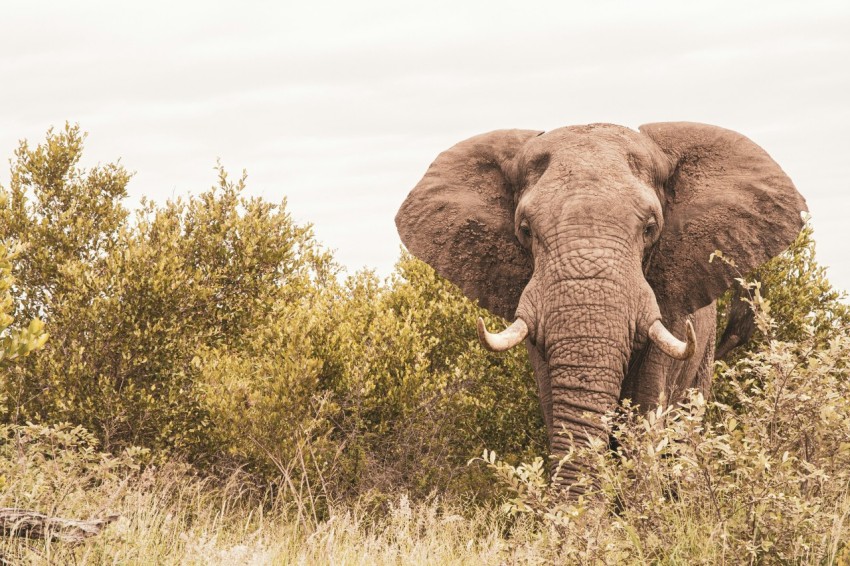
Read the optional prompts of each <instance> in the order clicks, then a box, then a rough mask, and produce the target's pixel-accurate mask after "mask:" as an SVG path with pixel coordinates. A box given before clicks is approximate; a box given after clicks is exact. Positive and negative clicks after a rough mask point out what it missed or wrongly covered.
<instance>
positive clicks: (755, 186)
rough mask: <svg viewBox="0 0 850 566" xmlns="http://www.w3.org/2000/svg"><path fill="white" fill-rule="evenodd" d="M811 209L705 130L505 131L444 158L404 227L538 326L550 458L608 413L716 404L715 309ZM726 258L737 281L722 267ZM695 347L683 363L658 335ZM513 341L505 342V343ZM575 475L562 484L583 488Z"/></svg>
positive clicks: (491, 305)
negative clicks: (692, 338) (631, 406)
mask: <svg viewBox="0 0 850 566" xmlns="http://www.w3.org/2000/svg"><path fill="white" fill-rule="evenodd" d="M804 210H806V205H805V201H804V200H803V198H802V197H801V196H800V195H799V193H798V192H797V191H796V189H795V188H794V185H793V184H792V183H791V181H790V179H788V177H787V176H786V175H785V174H784V172H783V171H782V170H781V169H780V168H779V166H778V165H777V164H776V163H775V162H774V161H773V160H772V159H771V158H770V157H769V156H768V155H767V154H766V153H765V152H764V151H763V150H762V149H761V148H759V147H758V146H757V145H755V144H754V143H753V142H752V141H750V140H749V139H747V138H745V137H743V136H741V135H740V134H737V133H735V132H732V131H729V130H724V129H722V128H718V127H715V126H709V125H705V124H694V123H661V124H648V125H645V126H642V127H641V128H640V131H639V132H636V131H634V130H631V129H628V128H624V127H621V126H616V125H612V124H594V125H589V126H574V127H567V128H560V129H557V130H553V131H551V132H546V133H543V132H538V131H530V130H499V131H495V132H491V133H487V134H483V135H481V136H477V137H474V138H471V139H469V140H466V141H463V142H461V143H459V144H457V145H456V146H454V147H452V148H450V149H449V150H447V151H445V152H443V153H442V154H440V156H439V157H438V158H437V159H436V161H434V163H433V164H432V165H431V167H430V168H429V169H428V171H427V173H426V174H425V176H424V178H423V179H422V180H421V181H420V182H419V184H418V185H417V186H416V187H415V188H414V189H413V191H412V192H411V193H410V195H409V196H408V198H407V200H406V201H405V202H404V204H403V205H402V206H401V209H400V210H399V212H398V215H397V216H396V224H397V226H398V230H399V233H400V235H401V238H402V241H403V242H404V244H405V245H406V246H407V248H408V249H409V250H410V251H411V253H413V254H414V255H416V256H417V257H419V258H421V259H423V260H424V261H426V262H427V263H429V264H431V265H432V266H433V267H434V268H435V269H436V271H437V272H438V273H439V274H440V275H442V276H444V277H446V278H447V279H449V280H450V281H452V282H453V283H455V284H456V285H458V286H459V287H460V288H461V289H462V290H463V292H464V293H465V294H466V295H467V296H469V297H470V298H472V299H477V300H478V301H479V302H480V303H481V304H482V305H483V306H484V307H486V308H488V309H489V310H491V311H492V312H495V313H496V314H499V315H501V316H503V317H505V318H508V319H509V320H513V319H515V318H520V319H522V320H523V321H524V322H525V323H526V324H527V326H528V327H529V334H528V337H527V338H526V340H525V342H526V346H527V348H528V352H529V357H530V359H531V362H532V365H533V367H534V374H535V378H536V381H537V385H538V391H539V394H540V401H541V405H542V409H543V415H544V418H545V421H546V426H547V429H548V433H549V441H550V446H551V449H552V453H553V454H555V455H559V454H562V453H564V452H565V451H566V450H567V449H568V445H567V443H568V442H569V440H568V437H567V436H565V435H562V434H555V433H556V432H559V431H561V429H562V427H563V428H565V429H566V430H568V431H570V432H572V433H573V436H574V438H576V439H581V438H586V437H587V435H592V436H593V435H595V436H602V435H605V434H607V433H606V431H605V430H604V429H603V428H602V426H601V422H600V420H599V416H600V415H601V414H602V413H604V412H606V411H609V410H611V409H613V408H615V407H616V406H617V403H618V401H619V400H621V399H624V398H627V397H628V398H631V399H632V400H633V401H634V402H636V403H638V404H640V406H641V407H642V408H644V409H648V408H652V407H654V406H656V405H657V404H658V403H659V401H661V402H665V403H671V402H676V401H678V400H680V399H681V396H682V394H683V392H684V391H685V390H686V389H688V388H691V387H695V388H698V389H700V390H702V391H703V392H704V393H707V392H708V386H709V381H710V376H711V366H712V363H713V360H714V342H715V313H716V307H715V300H716V299H717V297H718V296H719V295H720V294H722V293H723V291H724V290H726V289H727V288H728V287H729V286H730V285H731V284H732V283H733V281H734V278H735V277H740V276H741V274H746V273H748V272H749V271H751V270H752V269H753V268H755V267H757V266H758V265H760V264H761V263H763V262H764V261H766V260H768V259H769V258H771V257H772V256H774V255H776V254H778V253H780V252H781V251H782V250H783V249H785V248H786V247H787V246H788V245H789V244H790V243H791V242H792V241H793V240H794V237H795V236H796V234H797V233H798V232H799V230H800V228H801V225H802V221H801V217H800V213H801V211H804ZM716 249H719V250H722V251H723V252H724V254H725V255H726V256H729V257H732V258H734V260H735V262H736V263H737V266H738V268H737V270H735V269H734V268H732V267H730V266H729V265H726V264H725V263H722V262H719V261H714V262H712V263H709V261H708V260H709V255H710V254H711V253H712V252H713V251H714V250H716ZM658 319H660V320H661V321H662V322H663V324H664V325H665V326H666V328H667V329H668V330H669V331H670V332H671V333H672V334H673V335H674V336H676V337H678V338H679V339H682V340H685V324H686V320H690V321H691V322H692V324H693V326H694V328H695V331H696V337H697V342H696V348H695V352H694V354H693V355H692V356H691V357H690V358H689V359H687V360H683V361H680V360H674V359H672V358H670V357H668V356H667V355H665V354H664V353H662V352H661V351H660V349H659V348H658V347H657V346H656V345H655V344H654V343H652V341H650V340H649V339H648V337H647V332H648V328H649V326H650V325H651V324H652V323H653V322H655V320H658ZM498 330H500V329H495V331H498ZM576 473H577V471H576V470H575V469H568V470H564V471H562V480H563V481H565V482H569V481H571V480H572V479H573V478H574V476H575V474H576Z"/></svg>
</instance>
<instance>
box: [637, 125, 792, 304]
mask: <svg viewBox="0 0 850 566" xmlns="http://www.w3.org/2000/svg"><path fill="white" fill-rule="evenodd" d="M640 131H641V132H643V133H644V134H646V135H647V136H649V137H650V138H651V139H652V140H653V141H654V142H655V143H656V144H658V146H659V147H660V148H661V149H662V151H663V152H664V153H665V154H666V155H667V157H668V158H669V159H670V162H671V165H672V168H671V169H670V171H671V174H670V177H669V179H668V180H667V182H666V184H665V191H666V200H667V202H666V203H662V205H663V206H664V224H665V227H664V231H663V233H662V235H661V239H660V240H659V242H658V247H657V248H656V250H655V252H654V253H653V255H652V260H651V264H650V266H649V269H648V272H647V280H648V281H649V283H650V285H652V287H653V289H655V292H656V295H658V298H659V302H660V303H661V302H663V303H666V306H667V308H668V309H669V310H670V312H679V313H681V312H693V311H695V310H696V309H698V308H701V307H704V306H706V305H708V304H709V303H711V302H712V301H713V300H715V299H716V298H717V297H719V296H720V295H721V294H722V293H723V292H724V291H725V290H726V289H728V288H729V286H731V285H732V283H733V282H734V280H735V278H736V277H742V276H744V275H746V274H748V273H749V272H750V271H752V270H753V269H755V268H756V267H758V266H759V265H761V264H762V263H764V262H765V261H767V260H768V259H770V258H772V257H773V256H775V255H777V254H779V253H781V252H782V251H783V250H785V249H786V248H787V247H788V246H789V245H790V244H791V243H792V242H793V241H794V239H795V238H796V236H797V234H798V233H799V231H800V228H801V227H802V225H803V221H802V218H801V214H800V213H801V212H803V211H805V210H807V208H806V201H805V199H803V197H802V196H801V195H800V193H798V192H797V189H796V188H795V187H794V184H793V183H792V182H791V179H789V178H788V176H787V175H786V174H785V172H784V171H782V169H781V168H780V167H779V165H777V164H776V162H775V161H773V159H771V158H770V156H769V155H768V154H767V153H766V152H765V151H764V150H763V149H762V148H760V147H759V146H758V145H756V144H755V143H753V142H752V141H750V140H749V139H747V138H746V137H744V136H742V135H741V134H738V133H736V132H733V131H730V130H725V129H723V128H718V127H716V126H709V125H707V124H696V123H690V122H665V123H657V124H646V125H643V126H641V127H640ZM715 250H721V251H722V252H723V253H724V255H725V256H727V257H729V258H731V259H733V260H734V262H735V263H736V265H737V268H735V267H732V266H730V265H727V264H726V263H724V262H721V261H714V262H712V263H709V261H708V260H709V256H710V255H711V253H712V252H714V251H715Z"/></svg>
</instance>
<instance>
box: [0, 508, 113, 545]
mask: <svg viewBox="0 0 850 566" xmlns="http://www.w3.org/2000/svg"><path fill="white" fill-rule="evenodd" d="M116 519H118V515H111V516H109V517H106V518H105V519H93V520H91V521H78V520H76V519H62V518H60V517H48V516H47V515H44V514H43V513H36V512H35V511H27V510H25V509H14V508H12V507H0V530H2V531H3V532H5V533H6V534H8V535H11V536H15V537H24V538H30V539H45V540H51V541H53V540H56V541H60V542H70V543H76V542H82V541H83V540H85V539H87V538H89V537H93V536H95V535H97V534H100V531H101V530H103V528H104V527H105V526H106V525H108V524H109V523H111V522H113V521H115V520H116Z"/></svg>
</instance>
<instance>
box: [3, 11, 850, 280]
mask: <svg viewBox="0 0 850 566" xmlns="http://www.w3.org/2000/svg"><path fill="white" fill-rule="evenodd" d="M124 4H125V3H124V2H117V1H114V0H113V1H111V2H90V1H81V0H74V1H73V2H60V1H56V2H38V1H28V2H14V3H13V2H8V1H7V0H0V156H3V159H6V158H10V157H11V156H12V154H13V151H14V149H15V147H16V146H17V143H18V140H19V139H22V138H26V139H29V140H30V141H31V142H32V143H36V142H38V141H40V140H42V139H43V138H44V133H45V131H46V130H47V128H48V127H50V126H51V125H56V126H61V125H62V124H64V122H65V121H66V120H67V121H71V122H78V123H79V124H80V126H81V127H82V128H83V129H84V130H86V131H88V132H89V137H88V141H87V150H86V160H85V163H86V164H88V165H91V164H94V163H97V162H101V163H105V162H109V161H112V160H114V159H116V158H118V157H120V158H121V160H122V163H123V164H124V165H125V166H126V167H127V168H128V169H130V170H132V171H135V172H136V175H135V177H134V178H133V180H132V181H131V183H130V186H129V190H130V195H131V198H130V202H129V203H128V204H129V205H130V206H135V204H136V203H137V202H138V200H139V198H140V197H142V196H143V195H144V196H148V197H150V198H152V199H153V200H154V201H157V202H164V201H165V199H167V198H171V197H175V196H180V195H186V194H189V193H198V192H200V191H202V190H205V189H206V188H208V187H209V186H211V185H212V184H213V182H214V180H215V173H214V171H213V166H214V165H215V162H216V158H219V157H220V158H221V160H222V163H223V164H224V166H225V167H226V168H227V169H228V170H230V171H231V172H232V173H234V174H238V173H239V172H240V171H241V170H242V169H247V171H248V175H249V177H248V185H249V190H250V191H251V192H252V193H253V194H259V195H262V196H264V197H266V198H268V199H271V200H274V201H279V200H280V199H281V198H282V197H283V196H286V197H287V198H288V199H289V208H290V211H291V212H292V214H293V216H294V217H295V218H296V219H298V220H300V221H305V222H306V221H309V222H312V223H313V224H314V225H315V232H316V234H317V236H318V238H319V240H320V241H322V242H323V243H324V244H326V245H327V246H329V247H331V248H334V249H335V250H336V257H337V259H338V260H339V261H341V262H342V263H343V264H345V265H346V266H347V267H348V268H349V270H350V271H354V270H356V269H360V268H362V267H372V268H375V269H376V270H377V271H378V273H380V274H382V275H386V274H388V273H389V272H390V271H391V269H392V265H393V263H394V262H395V260H396V259H397V257H398V251H399V245H400V242H399V239H398V236H397V234H396V230H395V226H394V224H393V217H394V216H395V212H396V210H397V209H398V206H399V204H400V203H401V201H402V200H403V199H404V197H405V196H406V194H407V192H408V191H409V190H410V189H411V188H412V187H413V186H414V185H415V184H416V182H417V181H418V180H419V178H420V177H421V176H422V173H423V172H424V171H425V169H426V168H427V167H428V165H429V164H430V162H431V161H432V160H433V159H434V157H436V155H437V154H438V153H439V152H440V151H442V150H444V149H446V148H448V147H449V146H451V145H453V144H454V143H456V142H458V141H460V140H462V139H464V138H467V137H470V136H472V135H475V134H478V133H482V132H486V131H489V130H494V129H500V128H529V129H541V130H549V129H553V128H557V127H560V126H566V125H571V124H583V123H591V122H613V123H617V124H622V125H625V126H629V127H632V128H637V126H639V125H640V124H643V123H645V122H654V121H667V120H688V121H698V122H707V123H712V124H716V125H719V126H723V127H726V128H731V129H734V130H737V131H740V132H741V133H743V134H745V135H747V136H749V137H750V138H752V139H753V140H754V141H756V142H757V143H759V144H760V145H761V146H762V147H764V148H765V149H766V150H767V151H768V153H770V154H771V156H772V157H773V158H774V159H775V160H776V161H777V162H778V163H779V164H780V165H781V166H782V167H783V169H784V170H785V171H786V172H787V173H788V174H789V175H790V176H791V178H792V179H793V180H794V182H795V184H796V185H797V187H798V189H799V190H800V192H801V193H803V195H804V196H805V197H806V199H807V201H808V203H809V208H810V210H811V212H812V216H813V222H814V226H815V237H816V240H817V242H818V255H819V257H820V259H821V261H822V263H824V264H826V265H828V266H829V272H828V273H829V276H830V279H831V280H832V281H833V283H834V284H835V285H836V286H837V287H840V288H843V289H850V261H847V260H848V259H850V252H848V251H847V246H848V240H850V220H848V218H847V213H848V211H850V174H848V172H850V169H848V164H850V2H848V1H847V0H843V1H841V2H805V3H804V2H800V1H799V0H795V1H793V2H781V1H776V0H772V1H769V2H745V1H743V0H737V1H734V2H722V1H714V0H712V1H710V2H699V3H691V2H682V1H675V2H646V1H640V2H637V1H635V2H620V1H611V0H595V1H587V2H569V1H563V0H562V1H558V2H547V3H535V2H504V3H500V2H497V1H493V0H491V1H484V2H463V1H461V0H453V1H447V2H434V1H427V2H416V3H409V2H403V1H401V0H394V1H387V2H375V1H371V0H366V1H363V0H358V1H351V2H337V3H326V2H320V1H313V2H311V1H307V0H304V1H300V2H290V1H286V0H284V1H277V2H238V3H237V2H232V3H223V2H218V3H216V2H210V1H209V0H208V1H205V2H179V1H176V0H172V1H169V2H155V1H145V2H138V1H136V2H132V3H126V6H125V5H124ZM8 178H9V175H8V167H6V166H3V167H2V168H0V184H3V185H4V186H8Z"/></svg>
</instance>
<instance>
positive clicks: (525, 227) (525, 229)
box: [519, 220, 531, 240]
mask: <svg viewBox="0 0 850 566" xmlns="http://www.w3.org/2000/svg"><path fill="white" fill-rule="evenodd" d="M519 233H520V234H522V237H523V239H524V240H528V239H529V238H531V226H529V224H528V220H523V221H522V222H520V223H519Z"/></svg>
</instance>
